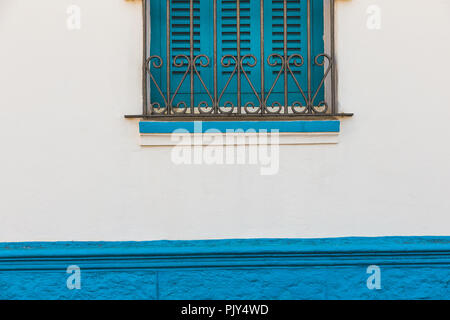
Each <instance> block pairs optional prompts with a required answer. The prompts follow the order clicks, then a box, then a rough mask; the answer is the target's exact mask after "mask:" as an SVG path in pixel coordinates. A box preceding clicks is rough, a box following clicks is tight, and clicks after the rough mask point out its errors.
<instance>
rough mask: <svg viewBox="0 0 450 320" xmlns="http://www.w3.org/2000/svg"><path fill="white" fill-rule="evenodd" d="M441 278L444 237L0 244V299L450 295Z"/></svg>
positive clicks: (447, 250) (447, 259)
mask: <svg viewBox="0 0 450 320" xmlns="http://www.w3.org/2000/svg"><path fill="white" fill-rule="evenodd" d="M69 266H77V267H79V268H80V270H81V277H82V279H81V289H80V290H70V289H69V288H68V287H67V285H66V281H67V279H68V277H69V276H70V273H67V272H66V270H67V268H68V267H69ZM374 268H379V270H380V277H381V278H380V279H381V285H380V288H379V289H376V290H374V289H373V288H370V287H369V286H368V285H367V283H368V281H369V280H370V279H369V277H371V276H372V273H371V272H372V271H371V270H374ZM448 283H450V237H388V238H340V239H236V240H205V241H151V242H44V243H33V242H31V243H2V244H0V299H295V300H297V299H450V290H449V288H448Z"/></svg>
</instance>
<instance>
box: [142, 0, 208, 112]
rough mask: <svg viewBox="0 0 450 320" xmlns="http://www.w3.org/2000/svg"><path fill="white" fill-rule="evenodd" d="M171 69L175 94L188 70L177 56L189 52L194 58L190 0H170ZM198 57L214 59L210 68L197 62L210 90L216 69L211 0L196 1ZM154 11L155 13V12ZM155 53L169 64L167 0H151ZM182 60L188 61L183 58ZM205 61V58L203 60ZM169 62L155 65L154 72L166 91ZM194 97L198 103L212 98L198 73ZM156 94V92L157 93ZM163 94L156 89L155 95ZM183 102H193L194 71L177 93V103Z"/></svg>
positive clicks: (196, 45)
mask: <svg viewBox="0 0 450 320" xmlns="http://www.w3.org/2000/svg"><path fill="white" fill-rule="evenodd" d="M170 2H171V3H170V59H171V61H170V66H171V67H170V68H171V79H170V81H171V85H170V87H171V94H172V95H173V94H174V92H175V90H176V89H177V87H178V85H179V84H180V83H181V81H182V79H183V76H184V74H185V72H186V70H187V65H184V66H182V67H176V66H174V65H173V60H174V58H175V57H176V56H177V55H186V56H188V57H190V0H171V1H170ZM193 5H194V40H193V42H194V56H198V55H200V54H204V55H206V56H208V57H209V58H210V64H209V66H208V67H201V66H200V65H199V62H197V70H198V71H199V73H200V76H201V77H202V79H203V81H204V82H205V84H206V86H207V87H208V89H209V90H211V89H210V88H211V87H213V84H212V81H213V79H212V68H213V61H212V55H213V49H212V46H213V38H212V35H213V22H212V14H211V13H212V4H211V1H210V0H194V2H193ZM152 12H154V14H152ZM150 14H151V20H152V21H151V30H156V32H155V31H153V32H151V49H150V50H151V54H152V55H159V56H161V57H162V59H163V60H164V61H165V63H166V56H167V51H166V1H151V11H150ZM177 61H178V62H183V63H187V61H186V60H185V59H183V58H179V59H178V60H177ZM203 61H204V60H203ZM165 68H166V64H164V67H163V68H161V69H156V68H152V72H153V74H155V78H156V76H158V78H157V79H159V80H160V82H159V83H160V84H161V89H162V91H163V92H164V93H166V92H167V91H166V86H167V78H166V69H165ZM194 79H195V81H194V93H195V95H194V97H195V103H196V104H198V103H199V102H200V101H207V102H208V103H210V101H208V100H210V99H209V98H208V96H207V94H206V92H205V90H204V88H203V86H202V84H201V82H200V80H199V79H198V76H197V75H196V74H195V76H194ZM153 93H154V94H153ZM153 96H155V98H156V97H157V96H160V95H159V93H157V91H154V90H152V98H153ZM179 101H185V102H186V103H187V104H188V105H189V101H190V73H188V75H187V76H186V78H185V79H184V81H183V83H182V85H181V87H180V89H179V90H178V93H177V96H176V97H175V99H174V105H176V104H177V102H179Z"/></svg>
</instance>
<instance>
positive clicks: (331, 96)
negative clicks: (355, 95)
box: [126, 0, 353, 121]
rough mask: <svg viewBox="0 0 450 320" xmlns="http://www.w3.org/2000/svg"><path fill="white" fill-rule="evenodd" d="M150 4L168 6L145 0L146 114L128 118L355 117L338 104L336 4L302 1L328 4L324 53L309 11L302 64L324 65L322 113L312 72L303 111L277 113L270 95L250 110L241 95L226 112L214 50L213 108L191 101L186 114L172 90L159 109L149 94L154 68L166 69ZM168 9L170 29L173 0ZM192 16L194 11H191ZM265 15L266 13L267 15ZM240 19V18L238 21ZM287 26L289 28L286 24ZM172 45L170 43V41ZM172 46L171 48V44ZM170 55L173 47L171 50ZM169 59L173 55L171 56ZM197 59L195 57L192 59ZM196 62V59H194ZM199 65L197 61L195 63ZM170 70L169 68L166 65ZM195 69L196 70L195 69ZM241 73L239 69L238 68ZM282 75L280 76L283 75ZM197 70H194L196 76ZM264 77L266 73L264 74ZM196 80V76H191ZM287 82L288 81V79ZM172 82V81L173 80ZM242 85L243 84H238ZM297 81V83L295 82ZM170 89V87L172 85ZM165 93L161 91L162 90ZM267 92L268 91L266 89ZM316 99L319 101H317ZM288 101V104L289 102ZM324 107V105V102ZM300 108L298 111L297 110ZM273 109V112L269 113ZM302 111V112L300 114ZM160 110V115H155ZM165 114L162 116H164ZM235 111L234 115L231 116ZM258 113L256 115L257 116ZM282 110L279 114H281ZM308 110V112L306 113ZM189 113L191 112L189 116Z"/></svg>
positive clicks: (289, 109)
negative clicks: (153, 44)
mask: <svg viewBox="0 0 450 320" xmlns="http://www.w3.org/2000/svg"><path fill="white" fill-rule="evenodd" d="M150 1H161V2H162V3H164V0H143V2H142V18H143V68H142V91H143V108H142V109H143V110H142V114H140V115H128V116H126V117H127V118H143V119H156V118H159V119H161V118H177V119H181V118H189V119H193V120H201V119H212V118H215V119H220V118H222V119H223V118H227V119H230V118H232V119H234V120H238V121H239V120H249V119H251V118H256V119H258V120H261V119H266V118H270V119H275V118H276V119H292V118H309V117H333V118H334V117H344V116H352V115H353V114H351V113H339V110H338V103H337V86H336V82H337V75H336V59H335V25H334V24H335V0H302V1H305V2H307V5H308V10H310V6H311V3H312V2H313V1H323V3H324V53H322V54H319V55H316V56H313V55H312V54H311V42H312V39H311V32H312V28H311V23H310V12H311V11H308V23H307V24H308V29H307V30H308V31H307V32H308V35H309V37H308V56H307V57H303V56H302V58H301V63H307V66H309V67H308V70H310V67H311V66H312V64H316V65H320V64H322V66H323V69H324V77H323V79H322V80H321V84H320V85H321V86H322V87H323V89H324V91H325V94H324V96H325V97H324V101H325V102H324V105H326V107H323V108H322V110H319V109H318V107H320V106H315V105H314V103H315V102H316V101H314V99H313V97H312V96H313V91H312V90H311V78H310V72H309V71H308V90H307V94H306V97H305V94H304V93H303V92H302V94H303V97H305V104H304V106H302V107H301V108H300V106H293V105H288V106H287V107H286V106H285V105H280V106H279V108H278V109H277V105H276V106H275V108H273V107H271V106H269V105H268V104H266V101H264V94H266V93H267V92H264V91H263V90H261V91H262V92H260V93H259V94H260V99H259V100H258V101H259V103H260V105H259V106H256V107H253V109H251V106H249V107H247V105H245V103H242V102H239V94H238V98H237V99H238V103H237V105H236V106H233V107H232V108H228V107H227V108H225V106H220V104H219V103H218V102H217V101H218V98H219V97H218V90H217V63H220V57H218V56H217V50H214V57H213V58H212V59H210V60H213V61H209V60H208V63H214V65H215V66H214V80H213V81H214V92H212V95H213V97H212V99H211V102H212V103H211V105H210V106H207V107H206V106H203V108H202V107H201V106H200V107H199V106H195V105H194V104H193V103H192V101H193V99H192V98H191V103H190V105H189V106H188V105H187V104H185V105H184V107H183V108H184V111H183V112H180V110H181V108H179V109H177V110H175V109H176V108H175V107H174V106H172V102H173V99H172V100H171V98H172V97H171V93H170V91H171V90H169V93H168V96H167V97H166V98H165V100H164V102H165V106H161V105H160V104H158V105H155V104H154V103H153V102H152V101H151V99H150V94H149V86H150V84H151V83H152V81H153V82H155V80H154V78H153V79H152V74H151V72H150V69H151V66H154V67H163V58H162V57H155V56H150V55H149V53H150V36H151V30H150V26H151V20H150V19H151V16H150V12H149V7H150V6H149V2H150ZM193 1H194V0H190V4H191V6H193V5H192V4H193ZM218 1H219V0H214V5H213V8H214V20H215V21H217V19H215V18H216V15H217V8H218V7H217V3H218ZM165 2H166V6H167V11H166V12H167V17H166V19H167V20H166V21H167V25H168V26H169V25H170V2H171V1H170V0H166V1H165ZM236 2H237V5H239V2H240V0H236ZM263 3H264V0H261V7H263ZM283 3H284V6H285V7H284V8H286V7H287V0H283ZM191 12H192V8H191ZM263 14H264V13H262V15H263ZM237 17H239V14H237ZM286 17H287V14H286V10H285V12H284V19H286ZM237 19H239V18H237ZM237 24H239V21H237ZM285 25H286V24H285ZM261 28H262V29H263V28H264V23H261ZM166 32H167V35H168V38H169V32H170V27H169V28H166ZM217 37H218V33H217V22H216V23H214V42H215V43H217ZM167 42H170V41H167ZM168 45H170V44H168ZM167 49H168V50H169V51H170V49H169V47H168V48H167ZM168 58H169V55H168ZM190 58H191V59H192V58H193V57H192V55H191V57H190ZM235 58H238V60H237V61H236V62H237V64H238V65H241V66H242V56H240V57H239V53H238V54H237V56H236V57H235ZM194 59H195V57H194ZM193 61H195V60H193ZM286 61H288V62H289V59H288V57H287V56H284V60H282V61H281V63H280V66H281V68H282V69H281V71H283V76H285V74H286V73H287V72H288V67H285V65H286V66H289V63H286ZM190 65H193V64H190V63H189V61H188V67H189V68H190ZM166 67H167V65H166ZM192 69H194V68H192ZM237 69H238V70H239V68H237ZM281 71H280V72H281ZM193 72H194V70H192V73H191V74H193ZM169 73H170V66H169V68H168V71H167V74H168V77H169V79H170V75H169ZM262 74H263V75H262V76H264V72H263V73H262ZM245 76H246V75H245V72H242V71H241V72H240V73H239V74H237V76H236V77H237V78H238V79H239V77H241V81H242V79H244V77H245ZM191 77H192V76H191ZM284 79H286V78H284ZM169 81H170V80H169ZM238 81H239V80H238ZM291 81H293V79H291ZM169 88H170V85H169ZM158 90H159V91H160V93H161V95H163V93H162V92H161V90H160V89H158ZM266 90H267V89H266ZM319 90H320V87H319V88H318V89H317V91H319ZM314 98H315V97H314ZM285 101H287V100H285ZM321 103H322V102H321ZM296 107H297V109H296ZM269 108H272V109H270V111H269ZM300 109H301V110H302V111H299V110H300ZM155 110H157V111H155ZM161 110H162V112H160V111H161ZM229 110H231V112H229ZM255 110H256V112H254V111H255ZM277 110H278V111H277ZM303 110H304V111H303ZM188 111H189V112H188Z"/></svg>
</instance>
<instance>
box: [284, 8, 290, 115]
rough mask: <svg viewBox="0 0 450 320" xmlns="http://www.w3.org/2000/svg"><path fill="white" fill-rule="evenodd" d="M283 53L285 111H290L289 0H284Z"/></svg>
mask: <svg viewBox="0 0 450 320" xmlns="http://www.w3.org/2000/svg"><path fill="white" fill-rule="evenodd" d="M283 53H284V113H285V114H287V113H288V111H289V110H288V105H289V102H288V98H289V97H288V70H287V67H288V66H287V60H288V51H287V0H283Z"/></svg>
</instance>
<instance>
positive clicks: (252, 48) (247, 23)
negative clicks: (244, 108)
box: [217, 0, 261, 105]
mask: <svg viewBox="0 0 450 320" xmlns="http://www.w3.org/2000/svg"><path fill="white" fill-rule="evenodd" d="M236 14H237V13H236V0H218V13H217V17H218V33H219V34H218V57H219V58H218V60H219V61H218V64H219V68H218V77H219V81H218V82H219V94H220V91H222V90H223V89H224V88H225V85H226V83H227V81H228V79H229V77H230V76H231V73H232V72H233V69H234V67H235V64H234V62H233V63H232V65H231V66H230V67H223V66H222V65H221V63H220V59H221V58H222V57H223V56H226V55H232V56H237V24H236V23H237V21H236V19H237V15H236ZM240 24H241V27H240V31H241V36H240V42H241V57H243V56H245V55H247V54H252V55H254V56H255V57H256V59H257V61H258V63H257V65H256V66H254V67H249V66H245V65H244V70H245V71H246V72H247V75H248V76H249V78H250V79H251V81H252V84H253V86H254V87H255V89H256V90H257V92H258V94H259V91H260V90H261V84H260V75H261V71H260V68H261V67H260V66H261V65H260V63H261V61H260V55H261V51H260V0H241V1H240ZM228 61H231V60H228ZM247 61H248V62H250V63H253V62H254V61H252V60H251V59H249V60H246V62H247ZM226 101H232V102H233V104H234V105H236V103H237V75H236V74H235V75H233V78H232V80H231V82H230V83H229V85H228V87H227V88H226V90H225V94H224V96H223V98H222V100H221V101H220V102H221V104H222V105H223V103H225V102H226ZM241 101H242V105H244V104H245V103H246V102H249V101H252V102H254V103H255V105H258V104H257V99H256V97H255V95H254V93H253V91H252V89H251V87H250V85H249V83H248V81H247V79H246V78H245V76H244V75H243V74H241Z"/></svg>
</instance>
